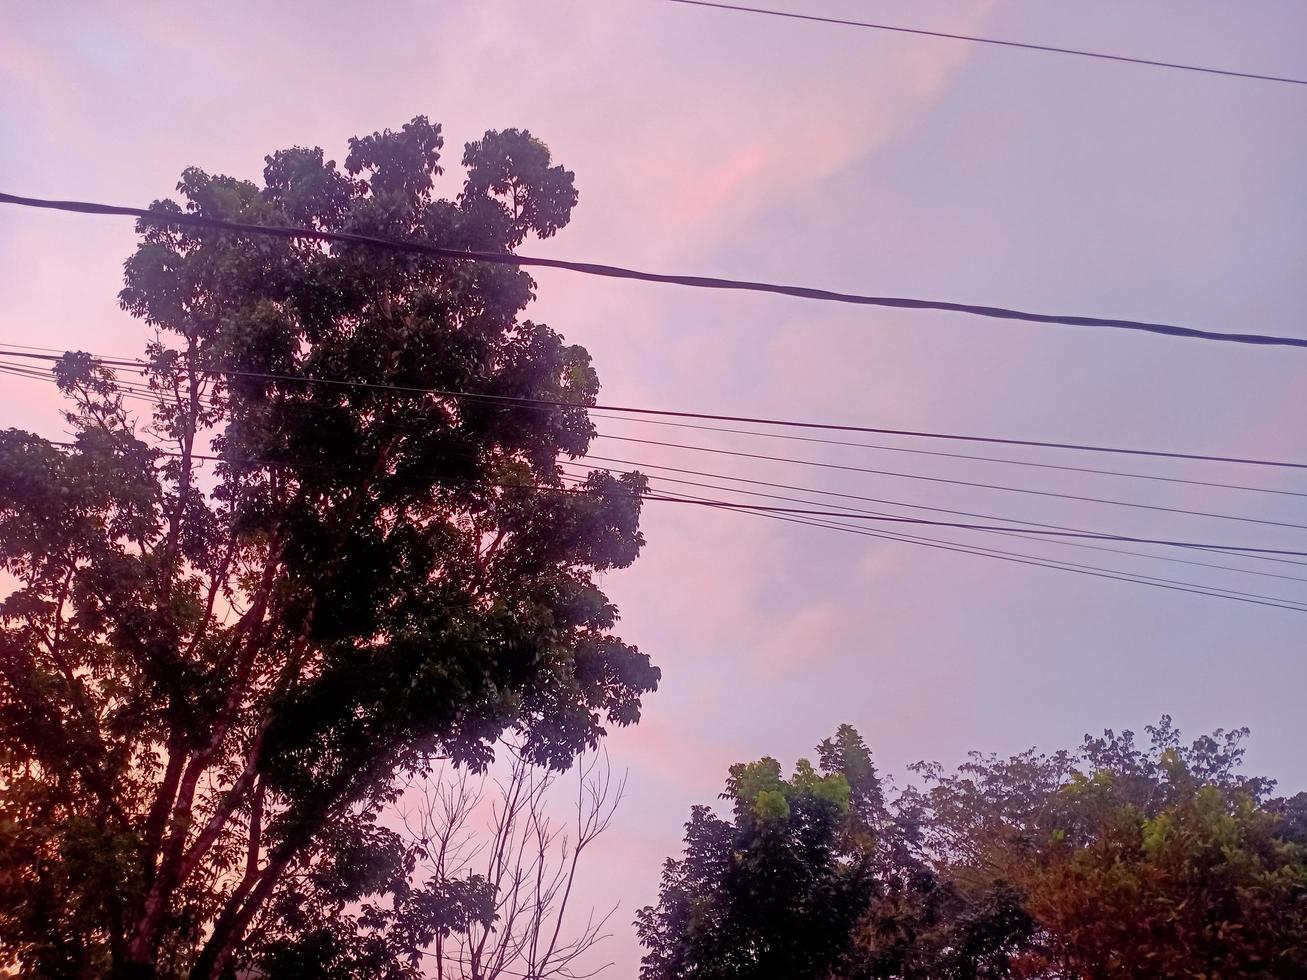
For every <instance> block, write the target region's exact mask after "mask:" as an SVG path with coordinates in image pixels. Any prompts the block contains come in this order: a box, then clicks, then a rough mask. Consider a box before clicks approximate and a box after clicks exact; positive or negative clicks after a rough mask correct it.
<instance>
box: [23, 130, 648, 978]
mask: <svg viewBox="0 0 1307 980" xmlns="http://www.w3.org/2000/svg"><path fill="white" fill-rule="evenodd" d="M442 148H443V136H442V134H441V131H440V127H439V126H437V125H435V124H432V123H430V122H429V121H428V120H427V119H426V118H425V117H420V116H419V117H417V118H416V119H414V120H412V121H411V122H410V123H408V124H406V125H405V126H404V127H403V128H402V129H400V130H399V131H391V130H384V131H381V132H377V133H373V134H371V135H369V136H365V137H362V138H359V139H354V140H351V141H350V145H349V153H348V156H347V157H346V159H345V164H344V167H343V169H341V168H338V167H337V165H336V163H335V162H333V161H331V160H329V159H327V158H326V157H325V155H324V153H323V152H322V150H320V149H311V150H310V149H305V148H300V147H297V148H293V149H289V150H283V151H279V152H277V153H274V154H272V155H271V156H269V157H267V159H266V167H265V169H264V174H263V181H262V184H261V185H260V184H256V183H254V182H251V181H245V180H239V179H236V178H232V177H225V176H216V175H210V174H208V173H206V172H204V171H202V170H200V169H197V168H190V169H188V170H186V171H185V172H184V173H183V175H182V178H181V181H180V183H179V184H178V188H177V189H178V191H179V195H180V201H181V203H176V202H173V201H159V202H156V203H155V204H154V205H153V209H154V210H156V211H158V212H161V213H180V212H181V211H183V210H185V211H187V212H190V213H195V214H201V215H207V216H211V217H216V218H224V219H231V220H235V221H241V222H250V223H265V224H309V225H312V226H314V227H318V228H325V229H337V230H347V231H352V232H358V233H363V234H369V235H377V236H386V237H396V238H406V239H413V240H418V241H427V242H432V243H436V244H440V245H442V246H448V247H454V248H467V249H477V250H483V251H490V252H496V251H499V252H503V251H507V250H509V249H511V248H513V247H515V246H516V245H517V244H519V243H520V242H521V241H523V240H524V239H525V237H526V236H527V235H529V234H535V235H537V236H542V237H543V236H548V235H552V234H554V233H555V232H557V231H558V230H559V229H560V228H562V227H563V226H565V225H566V223H567V221H568V218H569V216H570V213H571V209H572V207H573V205H574V204H575V203H576V192H575V190H574V188H573V180H572V174H571V173H570V172H569V171H566V170H564V169H563V168H561V167H559V166H557V165H556V164H554V163H553V162H552V161H551V160H550V158H549V153H548V150H547V149H546V148H545V147H544V144H542V143H541V142H540V141H539V140H537V139H535V138H534V137H532V136H531V135H530V134H529V133H526V132H522V131H518V130H506V131H504V132H499V133H495V132H492V133H487V134H486V136H485V137H484V138H483V139H482V140H480V141H478V142H476V143H472V144H469V146H468V148H467V152H466V154H465V158H464V162H465V165H466V167H467V180H466V183H465V184H464V186H463V188H462V191H461V193H459V194H457V195H456V196H454V197H452V198H449V199H440V198H437V197H435V196H434V189H435V186H436V179H437V178H438V177H439V175H440V172H441V168H440V159H441V150H442ZM139 233H140V236H141V242H140V245H139V247H138V248H137V250H136V251H135V253H134V254H133V255H132V256H131V257H130V258H129V259H128V261H127V263H126V267H125V286H124V288H123V290H122V293H121V302H122V305H123V307H124V309H126V310H128V311H129V312H130V313H132V314H133V315H135V316H137V317H139V318H140V319H142V320H143V321H144V322H145V324H146V325H147V326H148V327H149V328H150V329H151V330H152V332H153V333H154V338H155V339H154V340H153V341H152V342H151V343H150V344H149V345H148V347H147V349H146V355H147V365H148V366H147V368H146V372H145V384H146V385H147V386H148V388H147V389H145V390H142V389H141V388H139V387H137V388H132V387H130V386H126V385H124V384H123V383H122V382H120V381H119V379H117V378H116V377H115V376H114V375H113V374H112V373H110V372H109V371H108V370H106V369H104V368H101V367H97V366H95V365H94V364H93V363H92V361H91V359H90V358H89V357H88V356H87V355H85V354H69V355H68V356H67V357H65V358H64V359H63V360H62V362H61V363H60V364H59V365H58V368H57V370H56V377H57V380H58V382H59V384H60V386H61V388H62V389H63V390H64V392H65V393H66V394H67V395H68V397H69V400H70V404H71V406H72V407H71V408H70V410H69V413H68V418H69V422H70V424H71V426H72V428H73V429H74V432H75V437H74V438H75V447H74V448H73V449H72V450H65V449H62V448H59V447H56V446H54V445H51V444H50V443H48V442H46V441H45V440H43V439H40V438H37V437H35V436H33V435H31V434H28V433H23V432H18V431H13V430H11V431H8V432H5V433H0V561H2V562H3V569H4V571H5V572H6V573H8V575H9V576H11V577H12V578H13V579H14V580H16V583H17V584H16V587H15V588H14V589H13V591H12V593H11V594H10V595H9V596H8V597H7V598H5V599H4V601H3V604H2V605H0V619H2V621H3V626H2V629H0V888H2V889H3V892H4V894H5V902H4V903H0V905H2V907H0V955H2V956H4V957H7V958H9V959H11V960H12V961H14V962H15V963H16V964H17V965H18V968H19V969H20V970H21V971H23V972H24V973H25V974H28V975H40V976H51V977H59V976H84V975H88V974H100V973H105V972H109V971H113V972H115V973H117V974H119V975H122V976H142V977H148V976H156V975H163V976H179V975H183V974H187V973H189V974H190V975H191V976H193V977H197V978H208V977H214V976H218V975H221V974H223V973H224V972H228V971H230V970H231V969H232V968H234V966H236V965H237V964H239V963H247V964H257V965H258V966H259V969H260V970H262V971H263V973H264V974H265V975H267V976H310V975H311V976H332V977H337V976H339V977H344V976H360V977H361V976H368V977H372V976H399V975H406V971H407V972H412V970H413V969H414V966H413V960H414V957H415V955H416V954H415V953H414V949H415V948H416V947H419V946H421V945H422V943H423V942H424V941H429V939H430V937H431V936H432V935H435V934H437V933H439V932H440V931H441V930H449V929H451V928H455V927H457V925H458V923H459V921H460V919H465V918H466V916H469V915H480V914H482V911H481V910H483V909H484V908H485V902H486V896H485V894H484V891H483V890H482V889H479V887H478V886H477V885H476V884H475V883H472V884H469V885H468V886H467V889H465V890H466V891H467V893H466V894H458V895H453V894H446V893H444V892H441V893H436V892H433V891H432V890H430V889H425V888H423V887H416V886H414V885H413V884H412V883H411V882H409V880H408V874H409V872H410V871H411V869H412V863H411V862H412V855H411V854H408V853H407V852H406V851H405V848H404V847H403V846H401V845H400V844H399V843H398V842H397V841H396V840H395V839H393V837H391V836H387V834H386V832H384V831H383V830H382V829H381V828H379V827H378V826H376V823H375V817H376V814H377V813H378V812H379V811H380V809H381V808H382V807H383V806H384V805H385V804H386V802H387V801H388V799H389V798H390V797H391V795H392V793H393V790H392V787H393V786H394V785H395V780H396V778H397V777H399V776H402V775H406V774H412V773H418V772H421V771H423V770H424V769H425V768H426V767H427V766H428V764H429V761H430V760H431V759H432V758H433V757H443V758H446V759H449V760H452V761H453V762H454V763H456V764H458V765H463V766H470V767H474V768H479V767H484V766H485V765H486V764H487V763H488V762H489V761H490V759H491V758H492V755H493V746H494V745H495V742H496V739H498V738H499V737H500V736H501V735H502V734H503V733H505V732H508V731H510V730H511V731H515V732H516V733H517V734H516V736H515V737H516V738H517V740H518V742H519V744H520V746H521V751H522V752H523V753H524V755H525V756H526V757H527V758H528V759H530V760H531V761H532V762H534V763H539V764H543V765H546V766H551V767H554V768H563V767H566V766H568V765H569V764H570V762H571V760H572V759H573V757H574V756H575V754H576V753H577V752H578V751H579V750H581V749H583V748H586V747H588V746H593V745H595V744H596V743H597V741H598V739H599V738H600V737H601V736H602V735H603V733H604V731H605V727H606V726H607V725H610V724H618V725H625V724H630V723H632V722H635V721H636V720H638V718H639V713H640V700H641V697H642V696H643V695H644V694H646V693H647V692H649V691H651V690H653V689H654V687H655V686H656V684H657V681H658V671H657V669H656V668H655V667H653V666H652V665H651V664H650V662H649V660H648V658H647V657H646V656H645V655H644V654H642V653H641V652H640V651H638V650H637V649H636V648H635V647H633V646H631V645H629V644H627V643H625V642H623V641H622V640H621V639H620V638H619V637H618V636H616V635H615V634H614V632H613V629H614V626H615V624H616V620H617V610H616V609H615V608H614V606H613V605H612V604H611V603H610V602H609V601H608V599H607V598H606V597H605V596H604V594H603V593H602V591H601V590H600V589H599V587H598V585H597V584H596V581H595V576H596V574H597V573H601V572H604V571H607V570H609V569H615V568H622V567H625V566H626V565H629V564H630V563H631V562H632V561H633V560H634V559H635V558H636V556H637V555H638V554H639V551H640V548H641V546H642V544H643V538H642V536H641V534H640V531H639V491H641V490H642V489H643V486H644V483H643V480H642V478H641V477H639V476H638V475H632V476H624V477H622V478H620V479H619V478H615V477H612V476H609V475H606V474H599V473H596V474H592V475H591V476H590V478H589V480H588V481H587V482H586V485H585V487H584V491H585V492H583V493H571V492H561V491H562V489H563V484H562V480H561V477H560V470H559V467H558V464H557V460H558V459H559V458H560V457H567V456H576V455H579V454H581V453H583V452H584V450H585V449H586V446H587V444H588V442H589V440H590V438H591V436H592V435H593V430H592V428H591V425H590V421H589V419H588V416H587V414H586V412H585V411H584V410H583V406H585V405H587V404H590V403H593V402H594V400H595V396H596V394H597V392H598V379H597V375H596V374H595V372H594V370H593V368H592V367H591V365H590V358H589V355H588V354H587V353H586V351H585V350H584V349H582V348H580V347H576V346H573V345H568V344H566V343H565V342H564V341H563V339H562V337H560V336H559V335H558V334H557V333H555V332H554V331H553V330H551V329H549V328H548V327H546V326H544V325H542V324H538V323H534V322H532V321H530V320H525V319H521V318H520V314H521V312H522V311H523V310H524V308H525V307H526V305H527V304H528V303H529V302H530V300H531V298H532V295H533V290H534V284H533V282H532V280H531V278H530V277H529V276H528V275H527V274H526V273H524V272H522V271H521V270H518V269H514V268H511V267H506V266H499V265H485V264H475V263H459V262H449V261H443V260H436V259H430V258H425V257H421V256H413V255H407V254H398V253H394V254H392V253H388V252H385V251H380V250H376V249H368V248H362V247H356V246H347V245H343V246H334V247H330V248H327V247H323V246H321V245H319V244H316V243H312V242H306V241H288V240H281V239H271V238H267V237H263V236H241V235H235V234H230V233H226V232H218V231H209V230H202V229H194V228H167V227H162V226H156V225H152V224H146V223H142V224H141V226H140V227H139ZM309 379H315V380H313V381H310V380H309ZM137 383H138V384H139V383H140V382H139V381H138V382H137ZM433 391H434V392H440V391H459V392H467V393H469V397H463V398H452V397H448V396H444V395H440V394H437V393H433ZM141 396H144V397H145V398H146V400H147V401H148V402H149V403H150V410H149V414H148V416H147V417H146V418H144V419H141V418H138V417H137V416H135V415H133V414H132V412H131V411H129V408H130V407H132V406H134V405H136V404H137V399H138V398H140V397H141ZM516 398H531V399H542V400H548V401H551V402H556V403H559V407H554V408H540V407H534V406H529V405H526V404H524V403H521V402H516V401H506V400H504V399H516ZM209 455H212V456H216V457H217V461H216V463H214V462H211V461H209V460H207V459H202V458H201V457H205V456H209ZM247 937H248V938H247Z"/></svg>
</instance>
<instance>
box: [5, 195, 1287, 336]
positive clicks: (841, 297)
mask: <svg viewBox="0 0 1307 980" xmlns="http://www.w3.org/2000/svg"><path fill="white" fill-rule="evenodd" d="M0 204H16V205H19V206H21V207H30V208H45V209H50V210H55V211H71V212H74V213H77V214H99V215H118V216H122V217H130V218H137V219H139V220H141V221H144V222H146V223H147V224H154V225H163V226H183V227H193V228H214V229H218V230H220V231H231V232H237V233H240V234H244V235H268V236H271V237H274V238H286V239H296V238H306V239H312V240H314V241H323V242H341V243H344V244H350V245H367V246H370V247H373V248H382V249H386V250H389V251H392V252H412V253H415V254H419V255H430V256H434V257H436V258H442V259H452V260H455V261H461V262H468V261H472V262H489V263H493V264H496V265H511V266H527V267H541V268H548V269H565V270H567V271H569V272H579V273H583V274H585V275H591V276H604V277H607V278H610V279H635V280H639V281H642V282H656V283H663V284H666V285H673V286H690V287H695V288H698V289H732V290H745V291H748V292H758V293H775V294H777V295H781V296H794V297H797V298H799V299H810V300H819V301H823V302H829V303H852V304H854V305H857V306H884V307H890V308H893V309H905V310H941V311H944V312H950V313H965V314H968V315H971V316H982V317H989V318H991V319H998V320H1018V321H1022V322H1025V323H1045V324H1056V325H1060V326H1071V327H1100V328H1105V329H1116V330H1135V331H1143V332H1145V333H1155V334H1161V335H1163V336H1167V337H1179V338H1186V339H1190V340H1211V341H1220V342H1223V343H1233V344H1254V345H1258V346H1268V345H1269V346H1280V347H1307V337H1288V336H1280V335H1272V334H1246V333H1228V332H1223V331H1218V330H1200V329H1197V328H1195V327H1182V326H1178V325H1175V324H1170V323H1151V322H1147V321H1143V320H1126V319H1118V318H1114V317H1094V316H1079V315H1073V314H1056V313H1031V312H1028V311H1025V310H1014V309H1008V308H1007V307H1001V306H979V305H975V304H972V303H953V302H948V301H945V300H930V299H913V298H908V297H902V296H866V295H862V294H860V293H839V292H834V291H832V290H829V289H814V288H812V287H809V286H788V285H783V284H780V283H772V282H753V281H749V280H744V279H720V278H716V277H713V276H684V275H666V274H663V273H656V272H641V271H639V270H636V269H626V268H623V267H621V266H615V265H602V264H599V263H595V262H573V261H569V260H567V259H546V258H541V257H539V256H529V255H521V254H518V253H512V252H477V251H468V250H465V249H457V248H446V247H444V246H441V245H429V244H427V243H425V242H413V241H402V240H399V239H393V238H377V237H374V236H372V235H358V234H354V233H352V232H343V231H326V230H323V229H319V228H305V227H296V226H289V225H256V224H247V223H245V222H240V221H227V220H225V219H222V218H211V217H208V216H206V215H201V214H191V213H185V212H165V211H150V210H147V209H145V208H132V207H125V206H122V205H115V204H96V203H94V202H90V201H53V200H46V199H44V198H36V197H20V196H19V195H16V194H5V193H0Z"/></svg>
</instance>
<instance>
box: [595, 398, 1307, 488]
mask: <svg viewBox="0 0 1307 980" xmlns="http://www.w3.org/2000/svg"><path fill="white" fill-rule="evenodd" d="M590 417H591V418H594V419H608V420H610V421H613V422H639V423H641V424H643V425H664V426H674V427H676V428H678V429H697V430H699V431H701V432H726V433H731V434H734V435H740V436H752V437H754V438H758V439H785V440H787V441H790V442H807V443H814V444H818V445H823V446H848V447H850V448H854V449H872V450H875V451H877V452H886V453H910V454H912V455H914V456H933V457H936V458H939V459H966V460H972V461H975V462H981V463H1001V464H1004V465H1007V466H1027V467H1033V468H1035V469H1041V470H1059V471H1061V472H1064V473H1093V474H1096V475H1098V476H1115V477H1121V478H1123V479H1130V480H1150V481H1155V482H1158V483H1179V484H1184V485H1186V486H1191V487H1213V488H1216V489H1220V490H1243V491H1246V492H1248V493H1271V494H1278V495H1280V496H1284V497H1307V492H1304V491H1301V490H1278V489H1275V488H1274V487H1250V486H1247V485H1246V484H1241V483H1218V482H1216V481H1213V480H1187V479H1184V478H1183V477H1177V476H1158V475H1157V474H1154V473H1133V472H1130V471H1125V470H1104V469H1097V468H1095V467H1092V466H1067V465H1066V464H1064V463H1037V462H1035V461H1033V460H1028V459H1011V458H1008V457H1005V456H979V455H976V454H973V453H946V452H942V451H940V450H937V449H911V448H909V447H907V446H884V445H875V444H872V443H868V442H850V441H848V440H845V439H819V438H817V437H815V436H788V435H785V434H783V433H780V432H759V431H757V430H756V429H732V428H728V427H725V426H720V425H696V424H694V423H691V422H668V421H666V420H664V419H645V418H626V417H623V416H621V415H605V414H603V413H601V412H591V413H590Z"/></svg>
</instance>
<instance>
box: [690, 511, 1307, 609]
mask: <svg viewBox="0 0 1307 980" xmlns="http://www.w3.org/2000/svg"><path fill="white" fill-rule="evenodd" d="M697 499H698V501H699V502H700V503H702V504H704V505H705V506H708V507H715V508H717V509H726V510H728V511H729V512H731V513H738V514H752V515H753V516H755V517H766V518H770V519H772V520H779V521H787V522H789V523H793V524H805V525H807V526H810V527H825V528H829V529H831V530H836V531H842V532H844V533H847V534H859V535H863V536H865V537H871V538H884V539H886V540H890V541H903V542H906V543H909V544H918V545H922V546H924V547H927V548H936V549H939V550H942V551H955V552H959V553H961V554H970V555H978V556H980V557H983V558H996V559H998V560H1000V561H1009V562H1014V563H1016V564H1019V565H1031V566H1034V567H1037V568H1053V569H1058V570H1060V571H1067V572H1074V573H1076V574H1080V575H1089V576H1091V577H1093V578H1103V579H1113V580H1115V581H1118V582H1132V583H1134V584H1136V585H1151V586H1154V587H1156V588H1161V589H1167V590H1169V591H1173V592H1189V593H1193V594H1194V595H1205V596H1212V597H1215V598H1218V599H1230V600H1232V601H1236V602H1248V603H1252V604H1253V605H1258V606H1271V607H1274V608H1278V609H1289V610H1292V611H1294V612H1307V606H1304V605H1299V604H1296V603H1294V602H1293V600H1289V599H1280V598H1278V597H1273V596H1263V595H1259V594H1257V593H1245V592H1232V591H1227V590H1222V589H1217V588H1216V587H1209V586H1202V585H1196V584H1194V583H1190V582H1179V581H1177V580H1175V579H1162V578H1158V577H1156V576H1151V575H1142V574H1138V573H1130V572H1121V571H1120V570H1118V569H1105V568H1101V567H1100V566H1097V565H1083V564H1080V563H1077V562H1067V561H1060V560H1058V559H1055V558H1035V557H1033V556H1031V555H1027V554H1025V553H1023V552H1014V551H1004V550H1002V549H998V548H986V547H982V546H979V545H967V544H961V543H958V542H952V541H942V540H941V539H939V538H930V537H923V536H920V535H911V534H896V533H894V532H890V531H871V530H867V529H866V528H861V527H852V526H849V525H845V524H840V523H838V522H833V521H823V520H813V519H810V518H803V517H792V516H788V515H784V514H773V513H768V512H765V511H751V510H734V509H731V508H722V507H721V506H720V502H719V501H716V500H714V499H713V498H709V497H700V498H697Z"/></svg>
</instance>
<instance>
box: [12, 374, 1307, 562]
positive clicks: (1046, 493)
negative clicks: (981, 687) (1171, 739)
mask: <svg viewBox="0 0 1307 980" xmlns="http://www.w3.org/2000/svg"><path fill="white" fill-rule="evenodd" d="M0 353H4V352H3V351H0ZM26 356H29V357H37V356H42V355H26ZM102 363H103V362H102ZM233 373H238V372H233ZM595 437H596V438H599V439H612V440H616V441H619V442H634V443H639V444H643V445H650V446H662V447H667V448H673V449H683V450H689V451H693V452H704V453H714V454H717V455H725V456H736V457H741V458H746V459H757V460H765V461H769V462H779V463H790V464H795V465H800V466H812V467H820V468H822V469H834V470H842V471H848V472H855V473H866V474H871V475H876V476H888V477H892V478H897V479H906V480H918V481H924V482H928V483H942V484H947V485H952V486H963V487H972V488H977V489H983V490H996V491H1003V492H1008V493H1019V494H1026V495H1033V496H1040V497H1049V498H1055V499H1063V500H1074V501H1077V502H1081V503H1096V504H1105V505H1110V506H1117V507H1129V508H1134V509H1140V510H1150V511H1158V512H1163V513H1173V514H1183V515H1186V516H1191V517H1208V518H1215V519H1218V520H1227V521H1237V522H1241V523H1250V524H1262V525H1269V526H1274V527H1287V528H1294V529H1299V530H1307V525H1303V524H1293V523H1290V522H1286V521H1273V520H1268V519H1265V518H1258V517H1246V516H1241V515H1234V514H1221V513H1215V512H1211V511H1199V510H1192V509H1188V508H1180V507H1166V506H1163V505H1160V504H1145V503H1139V502H1135V501H1128V500H1117V499H1114V498H1108V497H1090V496H1087V495H1083V494H1070V493H1061V492H1057V491H1052V490H1037V489H1033V488H1029V487H1014V486H1008V485H1005V484H994V483H981V482H978V481H974V480H957V479H949V478H946V477H938V476H929V475H926V474H922V473H904V472H899V471H896V470H882V469H876V468H873V467H865V466H848V465H845V464H841V463H826V462H821V461H819V460H810V459H798V458H795V457H789V456H774V455H770V454H765V453H748V452H743V451H740V450H732V449H718V448H714V447H710V446H696V445H692V444H688V443H679V442H667V441H662V440H656V439H640V438H636V437H634V436H619V435H612V434H609V433H604V432H596V433H595ZM1022 523H1026V522H1022ZM1029 523H1031V524H1032V525H1034V526H1046V525H1038V523H1037V522H1029ZM1059 530H1061V531H1063V532H1074V533H1080V532H1079V531H1078V530H1075V529H1068V528H1059ZM1038 533H1044V532H1038ZM1085 533H1086V534H1088V535H1089V536H1096V535H1094V534H1093V533H1092V532H1085ZM1113 539H1114V540H1130V541H1134V542H1136V543H1153V542H1152V541H1151V540H1150V539H1143V538H1132V537H1128V536H1114V538H1113ZM1175 546H1176V547H1188V545H1185V544H1176V545H1175ZM1196 547H1207V546H1196ZM1211 547H1213V548H1215V549H1217V550H1231V551H1239V550H1241V551H1249V552H1260V553H1262V554H1272V555H1274V554H1295V555H1296V554H1298V552H1291V551H1280V550H1277V549H1267V548H1235V547H1233V546H1230V547H1228V548H1226V547H1224V546H1211Z"/></svg>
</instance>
